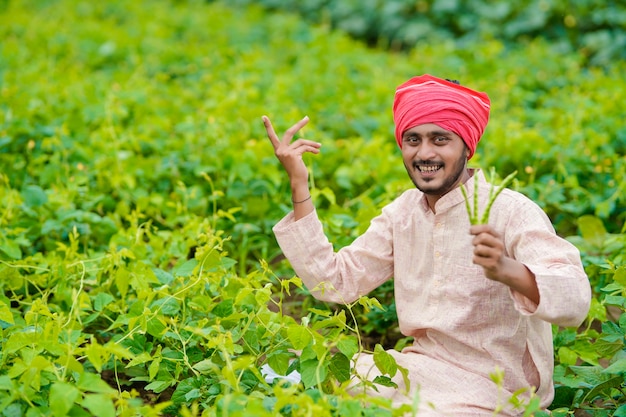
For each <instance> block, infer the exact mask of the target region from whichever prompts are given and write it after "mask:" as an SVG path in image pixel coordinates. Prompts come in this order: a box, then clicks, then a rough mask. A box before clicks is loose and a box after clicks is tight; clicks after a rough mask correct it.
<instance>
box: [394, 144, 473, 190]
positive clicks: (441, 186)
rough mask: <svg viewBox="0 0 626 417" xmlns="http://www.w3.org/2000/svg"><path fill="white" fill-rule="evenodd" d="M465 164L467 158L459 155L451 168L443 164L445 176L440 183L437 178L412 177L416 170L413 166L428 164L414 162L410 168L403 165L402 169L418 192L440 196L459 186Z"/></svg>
mask: <svg viewBox="0 0 626 417" xmlns="http://www.w3.org/2000/svg"><path fill="white" fill-rule="evenodd" d="M466 162H467V156H466V155H465V154H461V156H460V157H459V159H457V160H456V161H455V162H454V163H453V164H452V165H451V166H448V165H446V164H444V165H443V166H442V168H441V169H445V170H446V176H445V177H444V178H443V181H442V182H441V181H440V180H439V179H438V178H420V177H418V176H413V175H412V172H415V171H416V170H417V167H416V166H415V164H420V163H421V164H428V162H425V161H415V162H413V164H412V166H411V167H409V166H407V165H406V163H405V164H404V167H405V168H406V170H407V173H408V174H409V177H410V178H411V181H413V184H414V185H415V187H417V189H418V190H420V191H421V192H423V193H424V194H427V195H434V196H442V195H444V194H446V193H448V192H449V191H451V190H452V189H454V188H455V187H457V186H458V185H459V182H460V179H461V177H462V176H463V173H464V172H465V170H466ZM448 171H450V173H449V174H448V173H447V172H448Z"/></svg>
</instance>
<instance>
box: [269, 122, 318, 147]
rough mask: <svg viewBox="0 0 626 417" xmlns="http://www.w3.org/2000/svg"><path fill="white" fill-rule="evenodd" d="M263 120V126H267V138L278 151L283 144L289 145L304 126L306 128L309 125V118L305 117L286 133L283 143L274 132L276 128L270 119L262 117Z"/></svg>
mask: <svg viewBox="0 0 626 417" xmlns="http://www.w3.org/2000/svg"><path fill="white" fill-rule="evenodd" d="M261 119H262V120H263V125H264V126H265V130H266V131H267V137H268V138H269V140H270V142H272V146H274V149H278V147H279V146H280V145H281V143H282V144H284V145H289V144H290V143H291V140H292V139H293V137H294V136H295V134H296V133H298V131H299V130H300V129H302V128H303V127H304V126H306V124H307V123H309V116H304V117H303V118H302V119H301V120H300V121H298V122H297V123H296V124H294V125H293V126H291V127H290V128H289V129H287V130H286V131H285V134H284V135H283V138H282V141H281V140H280V139H279V138H278V135H277V134H276V132H275V131H274V127H273V126H272V122H271V121H270V119H269V117H267V116H262V117H261Z"/></svg>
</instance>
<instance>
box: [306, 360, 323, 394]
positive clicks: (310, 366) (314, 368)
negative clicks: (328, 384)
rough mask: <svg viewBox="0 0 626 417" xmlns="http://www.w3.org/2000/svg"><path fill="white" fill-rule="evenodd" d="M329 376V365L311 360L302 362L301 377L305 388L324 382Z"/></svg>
mask: <svg viewBox="0 0 626 417" xmlns="http://www.w3.org/2000/svg"><path fill="white" fill-rule="evenodd" d="M327 374H328V370H327V364H326V363H324V362H319V361H318V360H315V359H311V360H307V361H303V362H300V377H301V378H302V383H303V384H304V387H305V388H311V387H313V386H315V385H317V384H318V383H322V382H324V380H325V379H326V376H327Z"/></svg>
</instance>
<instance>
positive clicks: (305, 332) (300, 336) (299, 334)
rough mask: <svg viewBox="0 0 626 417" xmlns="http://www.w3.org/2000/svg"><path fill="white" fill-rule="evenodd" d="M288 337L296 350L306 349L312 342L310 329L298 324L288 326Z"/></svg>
mask: <svg viewBox="0 0 626 417" xmlns="http://www.w3.org/2000/svg"><path fill="white" fill-rule="evenodd" d="M287 337H288V338H289V341H290V342H291V345H292V346H293V348H294V349H296V350H302V349H304V348H305V347H306V346H307V345H308V344H309V343H310V342H311V332H310V330H309V329H307V328H306V327H304V326H300V325H297V324H294V325H291V326H289V327H288V328H287Z"/></svg>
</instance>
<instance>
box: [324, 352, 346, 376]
mask: <svg viewBox="0 0 626 417" xmlns="http://www.w3.org/2000/svg"><path fill="white" fill-rule="evenodd" d="M328 368H329V369H330V372H332V374H333V375H334V376H335V378H337V381H339V382H346V381H348V380H350V359H348V358H347V357H346V355H344V354H343V353H335V354H334V355H333V357H332V358H331V360H330V363H329V365H328Z"/></svg>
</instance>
